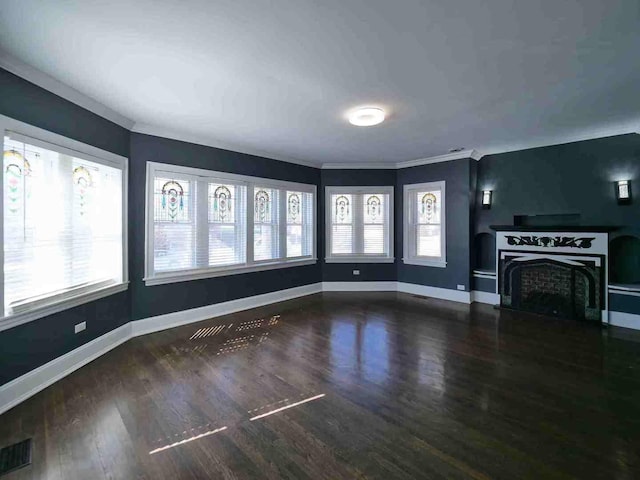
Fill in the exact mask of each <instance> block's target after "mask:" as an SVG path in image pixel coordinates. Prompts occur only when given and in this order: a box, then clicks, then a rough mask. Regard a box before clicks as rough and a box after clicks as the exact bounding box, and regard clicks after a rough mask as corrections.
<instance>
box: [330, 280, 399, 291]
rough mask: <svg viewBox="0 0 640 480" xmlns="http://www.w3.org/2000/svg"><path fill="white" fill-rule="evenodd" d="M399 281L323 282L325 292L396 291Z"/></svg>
mask: <svg viewBox="0 0 640 480" xmlns="http://www.w3.org/2000/svg"><path fill="white" fill-rule="evenodd" d="M397 283H398V282H322V291H323V292H396V291H397V290H398V286H397Z"/></svg>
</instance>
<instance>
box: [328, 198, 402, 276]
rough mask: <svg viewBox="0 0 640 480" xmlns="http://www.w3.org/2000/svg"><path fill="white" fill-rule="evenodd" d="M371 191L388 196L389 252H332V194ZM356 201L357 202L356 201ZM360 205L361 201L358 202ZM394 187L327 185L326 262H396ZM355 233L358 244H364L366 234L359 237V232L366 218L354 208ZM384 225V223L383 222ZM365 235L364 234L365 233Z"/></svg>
mask: <svg viewBox="0 0 640 480" xmlns="http://www.w3.org/2000/svg"><path fill="white" fill-rule="evenodd" d="M371 193H381V194H383V195H387V196H388V199H389V200H388V212H389V213H388V219H387V221H388V230H387V235H388V238H387V243H388V245H389V252H388V254H386V255H379V254H367V253H344V254H342V253H338V254H332V253H331V245H332V218H331V213H332V207H333V206H332V204H331V196H332V195H358V196H360V195H366V194H371ZM358 198H359V197H358ZM354 203H355V202H354ZM357 204H358V205H359V202H358V203H357ZM362 208H363V209H364V205H362ZM394 213H395V212H394V187H393V186H391V185H385V186H377V187H376V186H373V187H370V186H351V187H342V186H340V187H338V186H326V187H325V259H324V261H325V263H394V262H395V256H394V236H395V235H394V230H395V227H394V220H393V219H394ZM353 217H354V222H353V227H354V233H353V238H354V239H355V240H356V244H362V245H364V236H363V238H362V239H358V238H357V237H358V236H357V232H358V231H361V232H364V218H363V215H361V214H360V213H357V212H356V211H355V210H354V214H353ZM383 225H384V224H383ZM363 235H364V234H363Z"/></svg>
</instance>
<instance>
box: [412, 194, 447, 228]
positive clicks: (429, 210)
mask: <svg viewBox="0 0 640 480" xmlns="http://www.w3.org/2000/svg"><path fill="white" fill-rule="evenodd" d="M440 197H441V192H440V190H433V191H429V192H427V191H423V192H418V193H417V195H416V197H415V200H416V212H417V214H418V222H417V223H428V224H435V225H438V224H440V211H441V209H442V203H441V198H440Z"/></svg>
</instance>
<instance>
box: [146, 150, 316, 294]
mask: <svg viewBox="0 0 640 480" xmlns="http://www.w3.org/2000/svg"><path fill="white" fill-rule="evenodd" d="M163 173H165V174H170V175H175V176H180V177H185V176H186V177H191V178H195V179H196V180H197V181H203V182H205V181H206V182H209V183H211V182H212V181H227V182H230V183H235V184H241V185H243V186H244V187H245V193H246V200H245V202H246V205H245V208H246V219H245V225H246V235H245V241H246V260H245V263H243V264H234V265H229V266H220V267H206V268H189V269H182V270H173V271H169V272H155V271H154V270H153V264H154V234H153V232H154V215H153V213H154V212H153V205H154V202H153V195H154V184H153V182H154V178H155V177H156V175H157V174H159V175H162V174H163ZM254 187H263V188H274V189H278V190H280V191H284V192H285V194H284V195H278V196H279V209H281V210H280V213H281V215H280V218H281V219H282V217H283V216H284V217H285V221H284V222H283V221H280V222H279V228H280V229H279V235H280V238H279V242H280V243H279V253H280V255H279V258H277V259H269V260H258V261H256V260H254V255H253V253H254V252H253V251H254V222H253V218H254V208H255V205H254V196H255V193H254ZM145 188H146V191H145V242H144V244H145V266H144V278H143V281H144V282H145V285H147V286H152V285H163V284H168V283H176V282H185V281H189V280H200V279H205V278H215V277H221V276H227V275H236V274H242V273H249V272H259V271H264V270H272V269H278V268H288V267H295V266H301V265H312V264H314V263H316V262H317V238H316V237H317V233H316V227H317V187H316V186H315V185H313V184H306V183H297V182H289V181H284V180H274V179H269V178H263V177H253V176H248V175H240V174H235V173H226V172H219V171H215V170H207V169H202V168H194V167H186V166H182V165H171V164H166V163H158V162H147V174H146V180H145ZM287 190H289V191H298V192H304V193H310V194H311V195H312V205H313V215H312V225H311V229H312V232H313V238H312V252H311V254H310V255H303V256H299V257H288V258H287V257H286V210H282V208H286V191H287ZM197 196H198V194H197V193H196V197H197ZM196 212H197V208H196ZM282 212H285V214H284V215H283V214H282ZM206 213H207V214H208V210H207V212H206ZM196 215H198V214H197V213H196ZM283 224H284V225H283ZM283 227H284V228H283ZM200 228H201V227H200ZM200 228H199V227H196V236H198V235H200V234H201V232H199V229H200ZM283 230H284V233H285V236H284V237H282V232H283ZM283 245H284V246H283ZM283 252H284V257H283Z"/></svg>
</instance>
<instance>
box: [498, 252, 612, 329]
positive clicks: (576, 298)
mask: <svg viewBox="0 0 640 480" xmlns="http://www.w3.org/2000/svg"><path fill="white" fill-rule="evenodd" d="M598 257H599V256H594V259H593V260H585V259H584V258H581V259H579V260H578V259H575V258H572V257H571V256H565V255H549V256H548V257H547V256H545V257H544V258H531V256H530V255H527V253H525V252H503V254H502V256H501V259H500V263H499V279H498V280H499V290H500V304H501V306H502V307H506V308H512V309H515V310H524V311H528V312H533V313H539V314H543V315H550V316H555V317H561V318H571V319H577V320H590V321H597V322H600V321H601V310H602V309H603V306H602V299H603V293H602V289H603V285H604V279H603V278H602V274H603V269H602V268H601V267H600V266H598V265H602V264H603V263H602V262H603V261H604V259H603V258H601V259H600V261H598Z"/></svg>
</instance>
